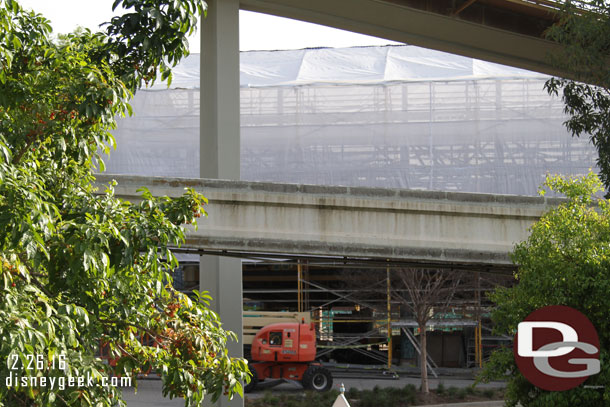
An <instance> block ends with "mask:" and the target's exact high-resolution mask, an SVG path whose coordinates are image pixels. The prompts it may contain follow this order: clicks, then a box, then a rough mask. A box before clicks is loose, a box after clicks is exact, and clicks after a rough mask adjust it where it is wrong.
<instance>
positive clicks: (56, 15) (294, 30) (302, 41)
mask: <svg viewBox="0 0 610 407" xmlns="http://www.w3.org/2000/svg"><path fill="white" fill-rule="evenodd" d="M19 3H20V4H21V5H22V6H23V7H25V8H31V9H34V10H35V11H37V12H39V13H41V14H43V15H44V16H45V17H46V18H48V19H49V20H51V23H52V25H53V29H54V31H56V32H60V33H65V32H70V31H72V30H73V29H74V28H75V27H76V26H78V25H80V26H83V27H87V28H90V29H92V30H95V29H97V28H98V25H99V24H100V23H103V22H105V21H109V20H110V18H111V17H112V16H113V13H112V3H113V0H53V1H49V0H19ZM239 17H240V22H239V30H240V33H239V34H240V35H239V37H240V49H241V50H242V51H248V50H261V49H265V50H275V49H299V48H308V47H350V46H357V45H383V44H395V43H394V42H392V41H389V40H385V39H381V38H375V37H369V36H366V35H360V34H355V33H351V32H348V31H342V30H337V29H334V28H330V27H324V26H320V25H316V24H309V23H304V22H300V21H295V20H289V19H286V18H280V17H275V16H270V15H265V14H259V13H252V12H248V11H240V15H239ZM189 43H190V46H191V52H199V46H200V44H199V35H198V34H197V35H195V36H194V37H192V38H190V39H189Z"/></svg>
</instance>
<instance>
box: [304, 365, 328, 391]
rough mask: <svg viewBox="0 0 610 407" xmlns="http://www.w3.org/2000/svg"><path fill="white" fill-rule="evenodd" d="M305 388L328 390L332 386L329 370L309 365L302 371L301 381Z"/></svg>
mask: <svg viewBox="0 0 610 407" xmlns="http://www.w3.org/2000/svg"><path fill="white" fill-rule="evenodd" d="M301 383H302V384H303V387H304V388H305V389H307V390H314V391H319V392H324V391H329V390H330V389H331V387H333V376H332V375H331V374H330V371H329V370H328V369H326V368H325V367H322V366H309V368H307V370H306V371H305V373H303V380H302V381H301Z"/></svg>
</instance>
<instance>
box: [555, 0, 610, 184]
mask: <svg viewBox="0 0 610 407" xmlns="http://www.w3.org/2000/svg"><path fill="white" fill-rule="evenodd" d="M546 37H547V38H548V39H550V40H552V41H555V42H557V43H559V44H562V45H563V46H564V48H563V51H562V53H561V54H558V55H553V56H552V63H553V64H554V65H555V66H557V67H559V68H561V69H563V70H565V71H566V72H570V74H571V79H558V78H552V79H550V80H549V81H547V82H546V84H545V88H546V89H547V91H548V92H549V94H551V95H561V97H562V99H563V102H564V104H565V113H567V114H568V116H569V119H568V120H567V121H566V123H565V124H566V127H567V128H568V130H569V131H570V132H571V133H572V135H574V136H583V135H588V136H589V137H590V140H591V142H592V143H593V145H594V146H595V147H596V149H597V152H598V159H597V165H598V167H599V170H600V178H601V180H602V182H603V184H604V186H605V188H606V191H610V2H608V1H607V0H584V1H574V0H565V1H564V2H563V4H562V7H561V10H560V14H559V21H558V22H557V23H556V24H555V25H553V26H552V27H551V28H550V29H549V30H548V31H547V32H546Z"/></svg>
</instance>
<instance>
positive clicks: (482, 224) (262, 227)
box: [98, 175, 559, 267]
mask: <svg viewBox="0 0 610 407" xmlns="http://www.w3.org/2000/svg"><path fill="white" fill-rule="evenodd" d="M113 178H114V179H116V180H117V181H118V185H117V187H116V191H117V194H118V195H119V196H121V197H124V198H126V199H129V200H133V199H137V194H136V189H137V188H138V187H140V186H146V187H148V188H149V189H150V190H151V192H152V193H153V195H168V196H179V195H181V194H182V193H183V191H184V188H185V187H190V188H194V189H196V190H197V191H200V192H201V193H203V194H204V195H205V196H206V197H207V198H208V199H209V201H210V203H209V205H208V206H207V208H206V209H207V211H208V214H209V216H208V217H207V218H202V219H201V220H200V223H199V229H198V230H197V231H195V230H190V231H189V233H188V239H187V246H188V247H193V248H205V249H210V250H229V251H236V252H254V253H257V252H260V253H281V254H309V255H325V256H329V255H333V256H350V257H366V258H378V259H393V260H405V261H413V262H422V263H426V264H445V265H481V266H491V267H494V266H499V267H506V266H509V265H511V264H512V263H511V261H510V259H509V257H508V253H509V252H510V251H511V250H512V248H513V246H514V244H515V243H517V242H519V241H522V240H524V239H526V238H527V236H528V228H529V227H530V226H531V224H532V223H533V222H534V221H536V220H537V219H538V218H539V217H540V215H541V214H542V213H543V212H544V211H545V210H547V209H548V208H549V207H550V205H556V204H557V203H558V202H559V200H558V199H549V198H545V197H520V196H510V195H489V194H469V193H454V192H431V191H415V190H400V189H381V188H356V187H332V186H315V185H297V184H275V183H261V182H245V181H224V180H209V179H177V178H176V179H167V178H151V177H137V176H112V175H100V176H98V181H99V182H102V183H105V182H108V181H110V180H111V179H113Z"/></svg>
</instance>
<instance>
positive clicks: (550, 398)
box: [482, 174, 610, 407]
mask: <svg viewBox="0 0 610 407" xmlns="http://www.w3.org/2000/svg"><path fill="white" fill-rule="evenodd" d="M545 185H546V187H548V188H549V189H550V190H552V191H556V192H558V193H560V194H563V195H565V196H566V197H567V201H566V202H564V203H562V204H560V205H559V206H558V207H556V208H554V209H551V210H549V211H548V212H546V213H545V214H544V215H543V216H542V217H541V218H540V220H539V221H538V222H536V223H535V224H534V225H533V226H532V228H531V235H530V236H529V238H528V239H527V240H526V241H524V242H521V243H519V244H518V245H516V247H515V250H514V252H513V261H514V262H515V263H516V264H518V265H519V269H518V272H517V273H516V275H515V277H516V279H517V282H518V284H516V285H514V286H513V287H511V288H499V289H497V290H496V291H495V292H494V293H493V295H492V296H491V298H492V300H493V301H494V302H495V303H496V308H495V309H494V310H493V311H492V319H493V321H494V323H495V330H496V331H497V332H498V333H500V334H505V335H511V336H512V335H514V334H515V332H516V329H517V324H518V323H519V322H521V321H522V320H523V319H524V318H525V317H526V316H527V315H528V314H529V313H531V312H532V311H534V310H536V309H538V308H541V307H544V306H547V305H567V306H570V307H573V308H575V309H577V310H579V311H580V312H582V313H583V314H585V315H586V316H587V317H588V318H589V319H590V320H591V322H592V323H593V325H594V326H595V328H596V330H597V332H598V334H599V340H600V363H601V372H600V373H599V374H597V375H594V376H591V377H590V378H589V379H587V381H586V382H585V384H587V385H593V386H602V387H601V389H591V388H585V387H583V386H580V387H577V388H574V389H572V390H567V391H563V392H549V391H544V390H541V389H539V388H537V387H534V386H533V385H532V384H530V383H529V382H528V381H527V380H526V379H525V378H524V377H523V376H522V375H521V373H520V372H519V370H518V369H517V366H516V364H515V362H514V358H513V353H512V349H504V350H501V351H496V352H495V353H494V354H493V355H492V358H491V361H490V362H489V363H488V364H487V365H486V366H485V368H484V374H483V376H482V378H483V379H484V380H488V379H493V378H506V379H507V380H508V389H507V393H506V399H507V401H508V405H510V406H516V405H517V403H518V402H519V403H521V405H522V406H524V407H531V406H536V407H538V406H539V407H547V406H555V407H574V406H610V314H609V313H608V310H610V296H609V295H608V293H610V202H608V201H607V200H603V199H602V200H597V201H596V200H594V198H593V197H594V194H595V193H596V192H598V191H600V190H601V189H602V185H601V182H600V181H599V178H598V177H597V176H596V175H594V174H589V175H587V176H585V177H582V178H569V177H565V178H564V177H559V176H557V177H548V178H547V181H546V183H545Z"/></svg>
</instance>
